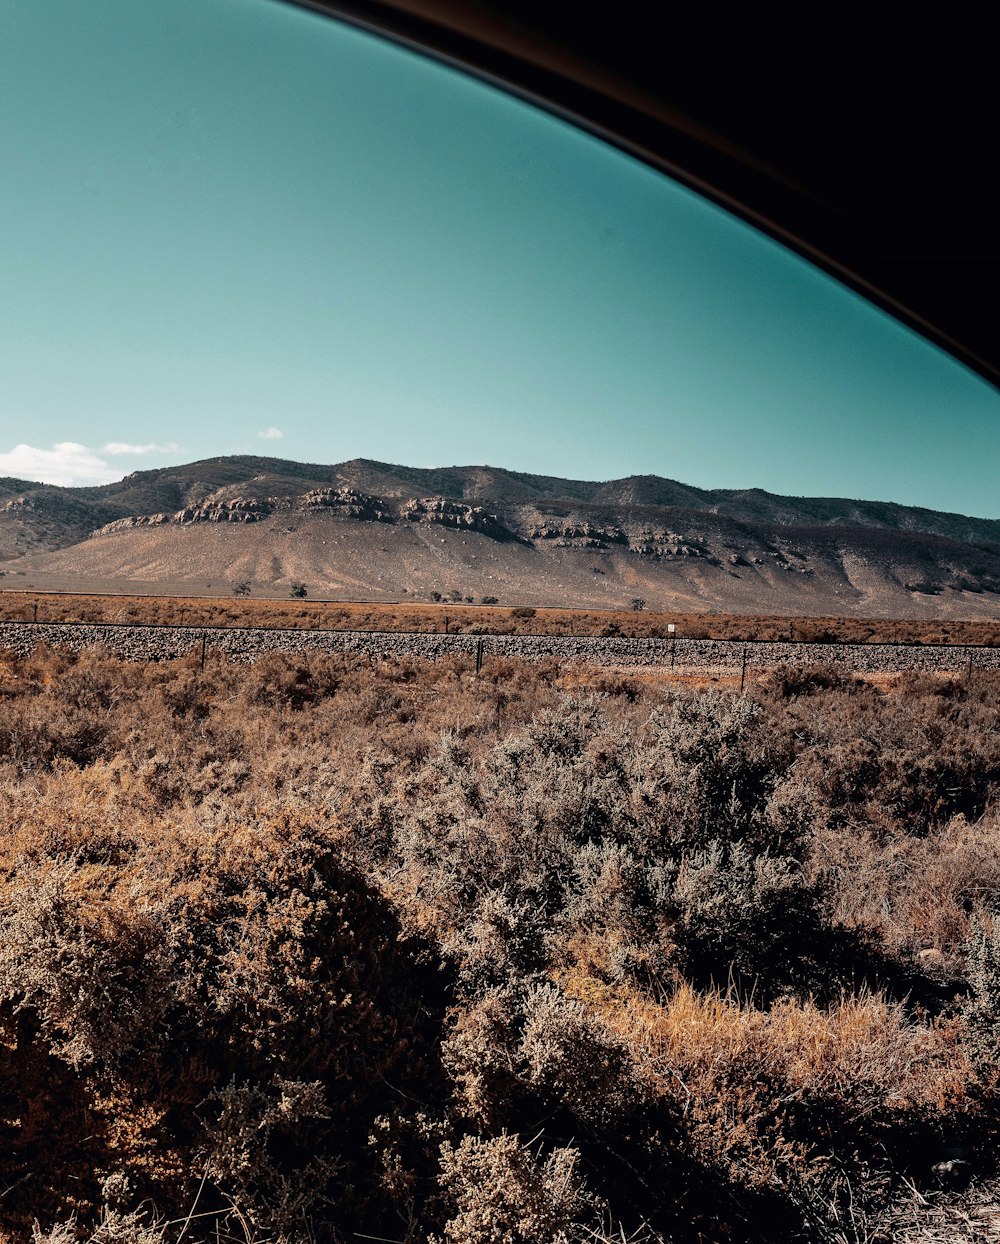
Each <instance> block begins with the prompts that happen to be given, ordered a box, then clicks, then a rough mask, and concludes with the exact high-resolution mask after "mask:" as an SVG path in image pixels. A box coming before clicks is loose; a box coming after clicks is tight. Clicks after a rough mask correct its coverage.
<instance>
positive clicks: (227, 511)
mask: <svg viewBox="0 0 1000 1244" xmlns="http://www.w3.org/2000/svg"><path fill="white" fill-rule="evenodd" d="M274 510H275V502H274V501H272V500H270V499H268V500H266V501H265V500H261V499H259V498H257V497H234V498H233V499H232V500H231V501H210V502H206V504H204V505H199V506H186V507H185V508H184V509H183V510H177V511H176V512H175V513H173V514H129V515H128V516H127V517H126V518H116V519H115V520H114V522H111V523H105V524H104V526H103V527H99V528H98V529H97V531H95V532H92V533H91V534H92V536H93V537H96V536H110V535H114V534H115V533H116V532H119V531H133V530H135V528H136V527H163V526H166V525H168V524H171V523H172V524H174V525H175V526H178V527H183V526H188V525H190V524H191V523H259V522H260V520H261V519H263V518H267V516H268V515H269V514H273V513H274Z"/></svg>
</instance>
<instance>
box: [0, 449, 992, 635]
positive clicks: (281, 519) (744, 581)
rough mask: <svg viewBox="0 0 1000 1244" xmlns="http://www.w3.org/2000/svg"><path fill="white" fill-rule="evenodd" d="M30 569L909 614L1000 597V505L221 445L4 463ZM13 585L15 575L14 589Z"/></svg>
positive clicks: (1, 552)
mask: <svg viewBox="0 0 1000 1244" xmlns="http://www.w3.org/2000/svg"><path fill="white" fill-rule="evenodd" d="M0 559H3V560H2V561H0V570H2V571H3V573H4V574H5V575H6V576H13V577H14V579H15V581H16V580H21V581H19V582H16V586H25V585H26V584H25V582H24V580H29V581H30V582H32V583H34V584H35V585H36V586H38V587H72V586H81V587H90V588H93V589H94V590H101V589H102V588H113V587H115V586H119V587H121V586H125V585H131V586H133V587H135V586H137V585H138V584H143V585H149V590H157V585H160V586H161V587H162V590H164V591H181V590H183V591H189V592H194V593H197V592H200V591H207V590H210V589H213V590H215V591H218V590H219V589H220V588H224V587H225V586H226V585H227V584H228V583H230V582H232V581H233V580H235V579H244V580H248V581H250V583H251V584H252V587H253V588H254V589H255V590H256V591H258V592H263V593H269V592H274V593H277V594H282V593H287V589H288V587H289V585H290V584H291V583H292V582H304V583H306V584H307V585H308V586H309V588H310V590H311V592H312V594H313V595H329V596H343V597H366V598H368V597H371V598H375V599H379V598H383V597H384V598H389V597H393V598H398V597H403V596H407V595H416V596H424V597H426V596H427V595H429V594H431V593H433V592H435V591H439V592H441V593H443V594H447V593H449V592H455V591H459V592H461V594H462V595H463V596H473V597H475V598H476V599H481V598H482V597H484V596H488V597H497V598H498V599H500V600H501V601H510V602H512V603H552V604H569V605H574V604H576V605H587V606H590V607H593V606H601V605H607V606H619V605H621V604H623V603H628V602H629V601H630V600H632V599H643V600H646V601H648V603H649V604H650V605H651V606H653V605H656V606H660V607H663V608H670V607H682V606H683V607H687V608H692V607H705V608H713V607H715V608H726V609H734V610H737V611H739V610H745V611H748V612H751V611H753V612H756V611H771V612H773V611H775V610H784V611H789V612H800V613H821V612H822V613H832V612H836V613H852V612H869V613H874V614H882V615H895V616H996V615H997V614H998V613H1000V521H997V520H991V519H976V518H969V517H965V516H962V515H955V514H945V513H939V512H937V511H933V510H923V509H919V508H915V507H908V506H901V505H895V504H891V503H884V502H870V501H851V500H843V499H838V498H799V497H780V496H775V495H773V494H771V493H767V492H763V491H761V490H759V489H751V490H745V491H732V490H715V491H708V490H703V489H697V488H691V487H689V486H687V485H684V484H680V483H677V482H675V481H672V480H666V479H660V478H659V477H656V476H632V477H629V478H628V479H622V480H611V481H607V482H603V483H595V482H589V481H584V480H563V479H557V478H554V477H549V476H537V475H528V474H521V473H517V472H511V471H504V470H500V469H497V468H492V467H451V468H446V469H440V470H424V469H418V468H410V467H402V466H393V465H389V464H387V463H379V462H372V461H368V460H366V459H358V460H355V461H352V462H346V463H341V464H339V465H333V466H323V465H318V464H308V463H296V462H287V461H283V460H280V459H273V458H254V457H231V458H216V459H209V460H206V461H204V462H196V463H191V464H189V465H187V466H182V467H169V468H163V469H161V470H156V471H142V472H136V473H134V474H132V475H130V476H127V477H126V478H125V479H123V480H120V481H118V482H117V483H114V484H108V485H105V486H104V487H99V488H76V489H70V488H54V487H51V486H48V485H41V484H32V483H29V482H26V481H24V480H0ZM13 585H14V584H12V586H13Z"/></svg>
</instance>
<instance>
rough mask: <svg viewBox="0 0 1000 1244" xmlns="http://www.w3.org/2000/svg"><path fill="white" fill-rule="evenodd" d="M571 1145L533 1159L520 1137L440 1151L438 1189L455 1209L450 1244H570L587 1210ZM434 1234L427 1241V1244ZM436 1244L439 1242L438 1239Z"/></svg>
mask: <svg viewBox="0 0 1000 1244" xmlns="http://www.w3.org/2000/svg"><path fill="white" fill-rule="evenodd" d="M579 1165H580V1155H579V1153H578V1152H577V1151H576V1150H575V1149H572V1148H569V1147H564V1148H557V1149H553V1150H552V1151H551V1152H550V1153H549V1154H548V1155H547V1156H546V1157H545V1158H540V1157H536V1156H535V1155H534V1154H533V1153H532V1152H531V1151H530V1149H529V1148H528V1147H527V1146H526V1145H524V1144H522V1143H521V1140H520V1138H519V1137H517V1136H511V1135H508V1133H507V1132H501V1133H500V1135H499V1136H497V1137H494V1138H493V1139H492V1140H480V1139H479V1138H478V1137H476V1136H466V1137H465V1138H464V1139H463V1140H462V1141H461V1142H460V1143H459V1144H458V1145H457V1146H456V1145H452V1144H448V1143H446V1144H444V1145H443V1146H442V1149H441V1168H442V1169H441V1185H442V1187H443V1189H444V1192H445V1196H446V1198H447V1201H448V1203H449V1206H450V1207H451V1209H452V1216H451V1217H450V1218H449V1219H448V1221H447V1222H446V1223H445V1228H444V1240H445V1241H447V1242H448V1244H497V1242H499V1241H503V1242H504V1244H570V1242H571V1239H573V1238H574V1237H575V1231H574V1226H575V1225H576V1224H577V1223H578V1221H579V1220H580V1219H581V1218H582V1217H583V1216H584V1215H585V1214H586V1213H587V1212H588V1211H589V1210H590V1209H591V1207H592V1198H591V1197H589V1196H588V1194H587V1192H586V1189H585V1185H584V1183H583V1180H582V1178H581V1174H580V1170H579ZM435 1239H436V1237H433V1236H432V1237H431V1240H432V1244H433V1242H434V1241H435ZM437 1244H441V1241H440V1240H437Z"/></svg>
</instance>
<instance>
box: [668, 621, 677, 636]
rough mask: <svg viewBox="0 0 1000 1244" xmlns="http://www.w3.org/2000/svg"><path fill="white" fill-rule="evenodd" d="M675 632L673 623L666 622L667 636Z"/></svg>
mask: <svg viewBox="0 0 1000 1244" xmlns="http://www.w3.org/2000/svg"><path fill="white" fill-rule="evenodd" d="M676 630H677V627H676V626H675V625H674V623H673V622H668V623H667V634H668V635H672V634H673V633H674V631H676Z"/></svg>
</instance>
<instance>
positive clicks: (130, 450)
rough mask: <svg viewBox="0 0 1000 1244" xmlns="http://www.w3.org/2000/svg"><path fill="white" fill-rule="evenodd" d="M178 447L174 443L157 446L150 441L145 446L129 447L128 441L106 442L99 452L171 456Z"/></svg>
mask: <svg viewBox="0 0 1000 1244" xmlns="http://www.w3.org/2000/svg"><path fill="white" fill-rule="evenodd" d="M179 448H180V446H179V445H178V444H177V442H176V441H167V443H166V444H165V445H157V444H155V443H154V442H153V441H150V442H149V443H148V444H146V445H131V444H129V442H128V441H108V443H107V444H106V445H105V446H104V448H103V449H102V450H101V453H102V454H129V455H135V454H172V453H176V452H177V450H178V449H179Z"/></svg>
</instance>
